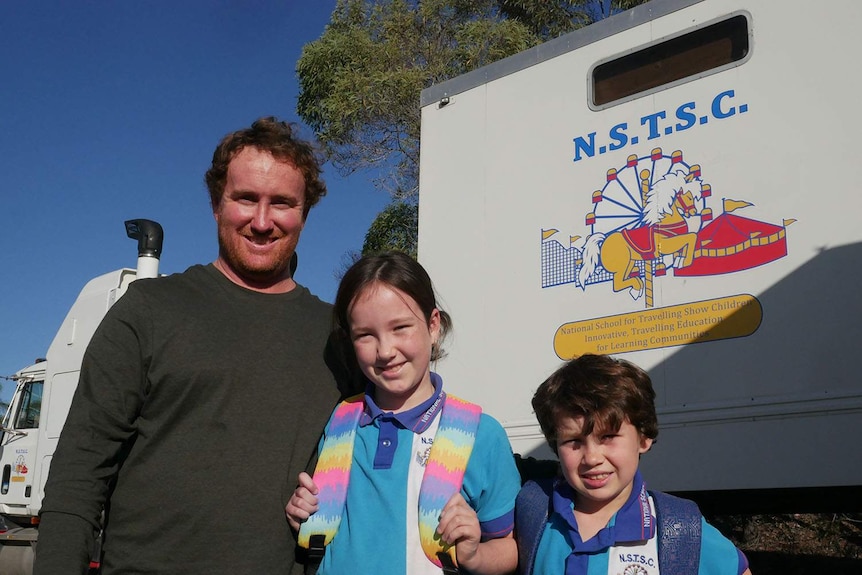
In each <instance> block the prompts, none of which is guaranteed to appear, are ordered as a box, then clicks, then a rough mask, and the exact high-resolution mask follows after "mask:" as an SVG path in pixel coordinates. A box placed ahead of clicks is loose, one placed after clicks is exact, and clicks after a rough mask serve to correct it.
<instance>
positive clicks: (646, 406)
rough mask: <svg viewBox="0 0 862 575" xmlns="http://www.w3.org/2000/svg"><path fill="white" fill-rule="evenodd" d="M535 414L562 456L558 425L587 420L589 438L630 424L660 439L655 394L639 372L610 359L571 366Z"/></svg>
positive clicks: (549, 383)
mask: <svg viewBox="0 0 862 575" xmlns="http://www.w3.org/2000/svg"><path fill="white" fill-rule="evenodd" d="M532 403H533V409H534V410H535V412H536V418H537V419H538V420H539V426H540V427H541V428H542V433H544V435H545V439H546V440H547V441H548V445H549V446H550V447H551V449H552V450H553V451H554V453H557V423H558V421H559V419H560V418H562V417H572V418H577V417H583V418H584V425H583V430H582V431H583V433H584V435H589V434H590V433H592V432H593V429H597V430H599V431H601V432H605V431H608V432H615V431H617V430H618V429H619V428H620V426H622V424H623V423H624V422H625V421H628V422H629V423H631V424H632V425H633V426H634V427H635V428H636V429H637V430H638V432H640V433H641V435H643V436H644V437H647V438H649V439H653V440H654V439H655V438H656V437H657V436H658V417H657V416H656V412H655V391H653V388H652V381H651V380H650V378H649V375H647V373H646V372H645V371H644V370H642V369H641V368H639V367H638V366H636V365H634V364H633V363H630V362H628V361H625V360H623V359H614V358H612V357H610V356H607V355H593V354H586V355H582V356H580V357H578V358H576V359H573V360H571V361H569V362H568V363H566V364H565V365H564V366H563V367H561V368H560V369H558V370H557V371H555V372H554V373H553V374H551V376H550V377H549V378H548V379H546V380H545V381H544V382H543V383H542V385H540V386H539V389H537V390H536V394H535V395H534V396H533V402H532Z"/></svg>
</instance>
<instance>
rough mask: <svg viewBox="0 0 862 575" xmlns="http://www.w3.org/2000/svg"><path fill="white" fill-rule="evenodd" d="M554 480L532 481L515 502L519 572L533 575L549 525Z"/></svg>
mask: <svg viewBox="0 0 862 575" xmlns="http://www.w3.org/2000/svg"><path fill="white" fill-rule="evenodd" d="M553 490H554V479H553V478H543V479H537V480H532V479H531V480H529V481H527V482H526V483H524V486H523V487H521V491H519V492H518V498H517V499H516V500H515V534H516V535H517V537H516V539H517V541H518V573H520V574H521V575H531V574H532V573H533V564H534V563H535V562H536V551H537V550H538V548H539V541H540V540H541V538H542V533H543V532H544V531H545V524H546V523H547V522H548V514H549V511H550V508H551V501H552V498H551V496H552V494H553Z"/></svg>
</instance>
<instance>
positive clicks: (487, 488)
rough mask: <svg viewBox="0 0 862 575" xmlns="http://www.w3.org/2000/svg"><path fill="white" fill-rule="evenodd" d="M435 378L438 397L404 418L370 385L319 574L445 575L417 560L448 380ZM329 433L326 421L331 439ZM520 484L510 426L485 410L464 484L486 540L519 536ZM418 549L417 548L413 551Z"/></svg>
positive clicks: (426, 563)
mask: <svg viewBox="0 0 862 575" xmlns="http://www.w3.org/2000/svg"><path fill="white" fill-rule="evenodd" d="M431 381H432V382H433V383H434V389H435V392H434V395H433V396H432V397H431V398H430V399H428V400H427V401H426V402H424V403H423V404H421V405H419V406H417V407H415V408H413V409H411V410H408V411H405V412H402V413H391V412H384V411H382V410H381V409H380V408H379V407H378V406H377V405H376V403H375V402H374V398H373V388H372V387H371V386H369V390H368V391H367V392H366V395H365V409H364V412H363V414H362V415H361V417H360V422H359V429H357V433H356V441H355V443H354V447H353V463H352V466H351V469H350V484H349V487H348V489H347V502H346V504H345V511H344V515H343V517H342V520H341V525H340V526H339V528H338V533H337V534H336V535H335V538H334V539H333V540H332V542H331V543H330V544H329V545H328V546H327V547H326V554H325V556H324V558H323V561H322V562H321V564H320V568H319V570H318V573H319V574H320V575H327V574H343V573H375V575H386V574H392V575H396V574H397V575H404V574H405V573H415V572H427V570H428V569H429V567H428V566H430V568H431V569H433V570H434V571H433V572H436V573H439V572H441V570H440V569H439V568H436V567H435V566H434V565H433V564H432V563H431V562H430V561H428V560H427V559H425V558H424V555H422V557H421V559H420V560H417V559H416V557H417V556H418V555H417V553H418V554H419V555H421V554H422V551H421V546H419V545H418V518H417V512H416V509H418V499H415V497H418V488H417V487H416V485H417V484H416V481H417V478H416V477H415V476H416V475H417V471H416V469H417V466H418V467H419V468H420V469H421V468H422V466H424V462H425V459H427V455H428V451H429V450H430V447H431V443H432V442H433V433H430V431H431V430H433V429H436V427H432V424H433V425H434V426H436V421H437V420H438V419H439V415H440V412H441V410H442V406H443V400H444V398H445V393H444V392H443V381H442V379H441V378H440V377H439V376H438V375H437V374H435V373H432V374H431ZM429 428H431V429H429ZM328 431H329V425H328V424H327V428H326V430H325V431H324V436H325V435H326V433H328ZM321 445H322V444H321ZM411 466H412V467H413V470H414V471H413V473H412V474H411V473H410V468H411ZM419 480H421V471H420V472H419ZM408 484H411V485H412V487H408ZM520 486H521V483H520V476H519V475H518V470H517V468H516V467H515V462H514V458H513V455H512V448H511V446H510V445H509V440H508V438H507V437H506V433H505V431H504V430H503V427H502V426H501V425H500V423H499V422H497V420H495V419H494V418H492V417H490V416H488V415H486V414H484V413H483V414H482V416H481V419H480V422H479V428H478V430H477V432H476V440H475V443H474V446H473V451H472V454H471V456H470V460H469V461H468V463H467V470H466V472H465V474H464V483H463V485H462V487H461V495H463V496H464V499H465V500H466V501H467V503H468V504H469V505H470V506H471V507H472V508H473V509H474V510H475V511H476V514H477V515H478V518H479V523H480V526H481V528H482V536H483V539H493V538H496V537H503V536H505V535H508V534H509V533H510V532H511V531H512V529H513V526H514V509H515V498H516V497H517V495H518V490H519V489H520ZM408 493H410V495H408ZM408 499H410V501H409V502H408ZM408 531H409V532H408ZM414 534H415V537H414ZM408 541H411V543H410V544H408ZM411 545H412V546H413V547H418V551H417V549H416V548H413V549H408V546H411ZM422 559H424V562H423V561H422ZM417 563H418V564H419V565H417ZM423 563H424V564H423Z"/></svg>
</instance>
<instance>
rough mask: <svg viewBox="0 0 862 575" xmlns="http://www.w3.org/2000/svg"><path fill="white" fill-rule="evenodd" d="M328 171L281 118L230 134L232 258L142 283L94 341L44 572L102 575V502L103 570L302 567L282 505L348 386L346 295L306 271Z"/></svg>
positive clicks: (224, 181)
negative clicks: (339, 349) (304, 277)
mask: <svg viewBox="0 0 862 575" xmlns="http://www.w3.org/2000/svg"><path fill="white" fill-rule="evenodd" d="M319 176H320V167H319V164H318V161H317V159H316V158H315V155H314V152H313V150H312V148H311V147H310V146H309V145H308V144H307V143H305V142H303V141H301V140H298V139H297V138H296V137H295V136H294V134H293V133H292V130H291V127H290V126H289V125H288V124H286V123H283V122H279V121H277V120H276V119H275V118H263V119H260V120H258V121H256V122H255V123H254V124H252V126H251V128H248V129H245V130H240V131H238V132H235V133H232V134H229V135H228V136H226V137H225V138H224V139H223V140H222V142H221V143H220V144H219V146H218V148H217V149H216V151H215V153H214V154H213V162H212V167H211V169H210V170H209V171H208V172H207V174H206V182H207V187H208V188H209V192H210V199H211V203H212V209H213V215H214V217H215V220H216V223H217V228H218V242H219V254H218V258H217V259H216V260H215V262H214V263H212V264H210V265H208V266H200V265H198V266H193V267H191V268H189V269H188V270H186V271H185V272H184V273H182V274H175V275H172V276H169V277H166V278H159V279H151V280H140V281H137V282H135V283H133V284H132V285H131V286H130V288H129V290H128V292H127V293H126V295H124V296H123V298H121V299H120V300H119V301H118V302H117V304H116V305H115V306H114V307H113V308H112V309H111V310H110V311H109V312H108V314H107V316H106V317H105V319H104V320H103V322H102V324H101V325H100V327H99V329H98V330H97V332H96V334H95V335H94V336H93V340H92V341H91V343H90V346H89V347H88V349H87V353H86V354H85V357H84V361H83V364H82V370H81V379H80V383H79V385H78V388H77V390H76V392H75V398H74V401H73V402H72V407H71V410H70V412H69V417H68V419H67V421H66V426H65V428H64V430H63V434H62V436H61V438H60V442H59V445H58V447H57V451H56V453H55V456H54V460H53V463H52V465H51V473H50V476H49V479H48V483H47V486H46V498H45V500H44V504H43V507H42V523H41V527H40V534H39V543H38V546H37V553H36V565H35V571H34V572H35V574H36V575H63V574H66V573H69V574H72V573H74V574H80V573H86V572H87V565H88V563H89V560H90V555H91V552H92V551H91V550H92V547H93V541H94V536H95V535H96V534H97V533H98V530H99V527H100V516H101V515H102V510H103V508H104V520H103V524H104V536H103V543H102V552H103V557H102V573H103V574H104V575H112V574H119V573H122V574H124V575H127V574H136V573H141V574H143V573H147V574H163V573H164V574H166V573H182V574H184V575H185V574H201V575H204V574H206V575H210V574H212V573H230V574H231V575H240V574H246V573H248V574H255V575H257V574H260V575H269V574H282V573H289V572H295V573H298V572H300V571H299V568H298V567H296V566H295V565H294V548H295V545H294V540H293V534H292V532H291V530H290V528H289V527H288V523H287V520H286V518H285V516H284V506H285V503H286V502H287V500H288V499H289V497H290V494H291V493H292V491H293V488H294V486H295V478H296V476H297V474H298V473H299V472H300V471H303V470H305V469H306V468H307V467H308V466H309V463H310V459H311V458H312V457H313V453H314V451H315V447H316V444H317V440H318V438H319V436H320V433H321V431H322V429H323V426H324V424H325V423H326V420H327V418H328V416H329V413H330V412H331V410H332V408H333V406H334V405H335V403H336V401H337V400H338V399H339V396H340V393H339V390H338V388H337V386H336V383H335V381H334V378H333V376H332V374H331V372H330V371H329V369H328V368H327V365H326V363H325V361H324V349H325V347H326V341H327V337H328V334H329V325H330V306H329V305H328V304H326V303H323V302H321V301H320V300H318V299H317V298H316V297H314V296H313V295H311V294H310V293H309V291H308V290H307V289H306V288H304V287H302V286H300V285H297V284H296V282H294V280H293V278H292V277H291V268H290V261H291V258H292V257H293V256H294V250H295V248H296V244H297V241H298V240H299V236H300V234H301V233H302V229H303V226H304V225H305V221H306V218H307V216H308V211H309V210H310V209H311V207H312V206H313V205H314V204H315V203H317V201H318V200H319V199H320V197H321V196H322V195H324V194H325V193H326V187H325V185H324V183H323V182H322V181H321V180H320V178H319ZM294 569H296V570H295V571H292V570H294Z"/></svg>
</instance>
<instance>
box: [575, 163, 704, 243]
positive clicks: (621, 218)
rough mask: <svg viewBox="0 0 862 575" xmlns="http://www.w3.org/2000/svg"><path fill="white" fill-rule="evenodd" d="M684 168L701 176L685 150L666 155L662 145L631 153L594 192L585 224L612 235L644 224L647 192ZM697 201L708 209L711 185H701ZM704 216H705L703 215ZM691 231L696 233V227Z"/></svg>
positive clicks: (686, 172)
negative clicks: (687, 158)
mask: <svg viewBox="0 0 862 575" xmlns="http://www.w3.org/2000/svg"><path fill="white" fill-rule="evenodd" d="M678 170H682V171H684V172H685V174H686V175H690V177H696V178H700V175H701V174H700V166H699V165H698V164H689V163H687V162H686V161H685V160H684V159H683V154H682V151H680V150H676V151H674V152H673V153H671V154H665V153H664V152H663V151H662V149H661V148H655V149H653V150H652V151H651V152H650V154H649V155H647V156H641V157H638V156H636V155H631V156H629V157H628V158H627V159H626V163H625V165H624V166H622V167H621V168H619V169H614V168H611V169H610V170H608V172H607V176H606V178H605V185H604V187H603V188H602V189H601V190H596V191H595V192H593V195H592V202H593V209H592V211H591V212H590V213H588V214H587V216H586V218H585V223H586V225H587V226H589V227H590V233H591V234H594V233H596V232H601V233H604V234H606V235H609V234H611V233H614V232H618V231H621V230H622V229H624V228H625V229H635V228H637V227H640V226H642V225H644V224H645V223H646V222H645V220H644V217H645V215H646V209H647V193H648V192H649V190H650V189H652V187H653V186H654V185H655V183H656V182H658V181H659V180H661V179H662V178H664V177H665V176H667V175H668V174H669V173H671V172H676V171H678ZM701 188H702V191H701V194H700V200H699V202H698V204H699V205H697V206H696V207H699V208H700V209H699V210H697V211H698V212H701V211H702V210H703V209H708V208H706V199H707V198H708V197H710V196H711V195H712V190H711V187H710V185H709V184H703V185H702V186H701ZM701 219H702V218H701ZM690 231H694V232H697V231H699V227H698V228H697V229H691V230H690Z"/></svg>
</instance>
